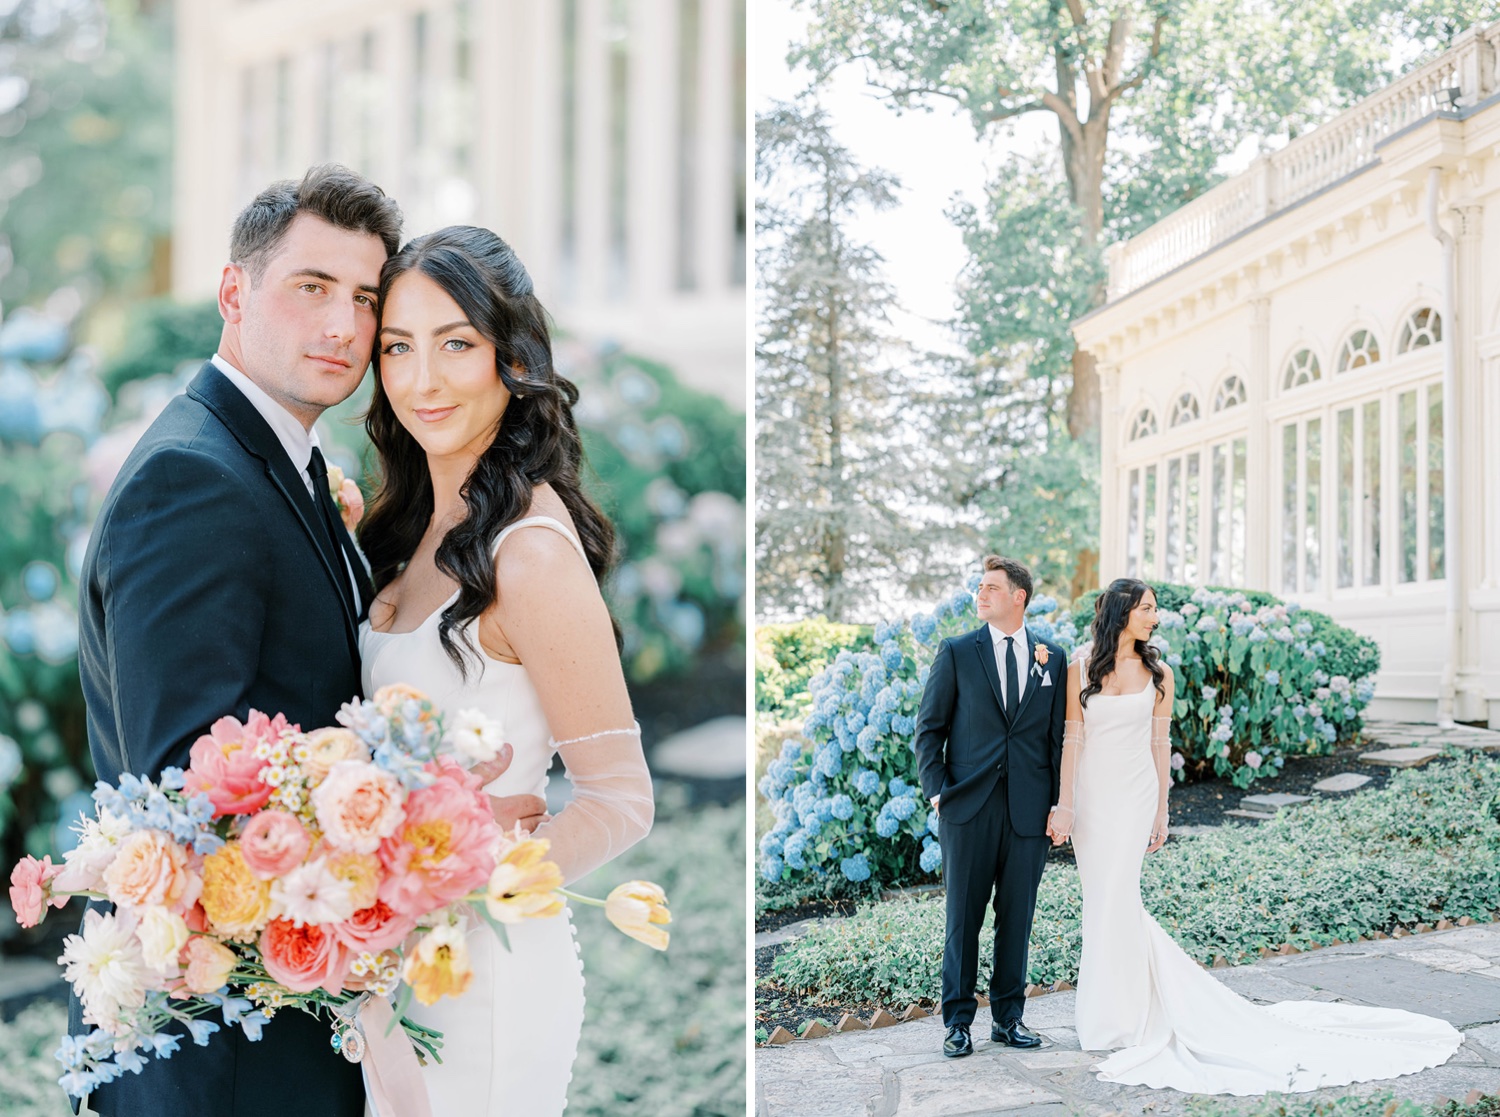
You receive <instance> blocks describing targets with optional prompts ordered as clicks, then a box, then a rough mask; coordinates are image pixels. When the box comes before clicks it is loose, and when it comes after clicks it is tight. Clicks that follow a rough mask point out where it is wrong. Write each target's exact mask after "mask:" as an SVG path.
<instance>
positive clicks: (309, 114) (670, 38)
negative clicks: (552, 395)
mask: <svg viewBox="0 0 1500 1117" xmlns="http://www.w3.org/2000/svg"><path fill="white" fill-rule="evenodd" d="M176 33H177V44H176V51H175V56H176V63H175V64H176V67H177V73H176V97H175V101H176V104H175V114H176V148H175V154H174V163H175V167H174V182H173V194H174V211H175V215H174V229H173V253H172V275H173V291H174V294H176V295H177V296H178V297H180V298H193V299H197V298H205V297H211V296H212V295H213V293H214V291H215V290H216V288H217V283H218V277H219V274H220V271H221V269H222V267H223V265H224V263H225V261H226V255H227V243H228V232H229V226H230V224H231V222H232V221H233V218H234V215H235V213H236V212H238V210H239V208H240V207H241V206H243V205H244V204H245V203H246V202H247V201H249V199H250V198H251V197H253V196H254V195H255V193H256V192H257V191H258V190H260V189H261V188H262V187H263V186H265V185H266V184H267V183H269V182H271V181H272V180H274V179H277V178H287V177H296V176H298V175H300V174H301V173H302V171H303V170H304V169H305V168H306V167H308V166H309V165H311V164H314V163H319V162H325V161H336V162H341V163H344V164H346V165H348V166H350V167H352V168H354V169H356V170H358V171H360V172H361V173H363V174H365V175H367V176H369V177H370V178H371V179H373V180H374V181H375V182H377V183H379V184H380V185H381V186H382V187H383V188H384V189H385V190H386V191H387V192H388V193H391V194H393V195H394V196H395V197H396V198H397V200H398V201H399V202H400V204H401V207H402V209H403V211H404V213H405V215H406V228H405V234H406V236H408V237H410V236H415V235H419V234H421V233H423V232H430V231H432V230H434V229H437V228H440V227H442V226H444V225H449V224H476V225H483V226H487V227H489V228H492V229H494V230H495V231H497V232H498V233H500V235H501V236H503V237H505V238H506V239H507V240H508V241H510V242H511V244H512V245H513V246H514V247H515V248H516V250H517V252H518V253H519V254H520V256H521V258H522V260H524V261H525V262H526V265H527V267H528V268H529V270H530V271H531V273H532V276H533V278H534V279H535V282H536V286H537V292H538V295H539V296H540V298H541V299H542V302H543V304H544V305H546V306H547V307H548V309H549V310H550V311H551V312H552V313H553V315H554V316H555V317H556V319H557V321H558V323H559V325H560V327H561V328H562V329H563V330H564V331H567V332H569V333H570V334H572V335H573V336H575V337H578V338H580V339H584V340H587V341H591V342H601V341H613V342H617V343H619V344H620V345H622V346H625V347H626V348H628V349H630V350H631V351H633V352H636V353H639V354H641V355H643V356H647V357H651V358H654V359H657V360H660V361H663V362H664V363H666V364H669V365H670V366H672V368H673V370H674V371H675V372H676V373H677V374H678V376H679V377H681V378H682V379H683V380H684V381H685V382H686V383H689V384H691V385H693V386H695V387H698V388H701V389H704V390H709V391H713V392H714V393H715V394H717V395H719V396H720V397H721V398H723V399H725V400H726V401H728V402H730V403H732V404H734V405H735V406H737V407H741V408H742V407H743V406H744V405H745V345H746V337H747V325H746V319H747V311H746V292H745V274H746V252H747V242H746V228H747V214H746V189H745V179H746V165H745V159H746V156H745V152H746V136H745V120H746V113H745V3H744V0H315V2H312V3H309V2H307V0H177V4H176Z"/></svg>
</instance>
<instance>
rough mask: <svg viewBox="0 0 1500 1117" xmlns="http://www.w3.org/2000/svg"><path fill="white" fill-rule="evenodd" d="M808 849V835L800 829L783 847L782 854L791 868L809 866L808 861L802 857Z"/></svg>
mask: <svg viewBox="0 0 1500 1117" xmlns="http://www.w3.org/2000/svg"><path fill="white" fill-rule="evenodd" d="M806 849H807V835H806V834H805V833H804V832H803V831H801V830H798V831H797V832H796V833H795V834H793V835H792V836H791V837H790V838H788V839H787V840H786V844H785V845H784V846H782V847H781V856H782V859H783V860H784V861H785V862H786V865H787V867H788V868H790V869H805V868H807V862H806V861H804V860H803V859H802V854H803V852H804V851H805V850H806Z"/></svg>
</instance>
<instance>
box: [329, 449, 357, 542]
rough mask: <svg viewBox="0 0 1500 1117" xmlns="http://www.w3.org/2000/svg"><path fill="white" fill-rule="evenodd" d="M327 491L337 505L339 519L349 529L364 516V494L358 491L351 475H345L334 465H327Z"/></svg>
mask: <svg viewBox="0 0 1500 1117" xmlns="http://www.w3.org/2000/svg"><path fill="white" fill-rule="evenodd" d="M328 493H329V495H330V496H332V497H333V502H334V503H335V504H337V505H338V506H339V519H341V520H343V521H344V527H346V528H347V529H348V530H349V531H353V530H354V526H355V525H356V524H358V523H359V521H360V520H362V519H363V518H364V515H365V494H364V493H362V492H360V491H359V486H358V485H357V484H355V482H354V478H353V477H345V476H344V471H343V470H342V469H340V468H339V467H338V466H336V465H330V466H329V467H328Z"/></svg>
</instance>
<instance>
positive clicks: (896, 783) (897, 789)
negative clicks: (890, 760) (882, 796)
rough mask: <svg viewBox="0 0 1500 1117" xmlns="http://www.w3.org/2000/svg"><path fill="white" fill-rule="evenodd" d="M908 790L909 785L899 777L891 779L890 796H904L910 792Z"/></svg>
mask: <svg viewBox="0 0 1500 1117" xmlns="http://www.w3.org/2000/svg"><path fill="white" fill-rule="evenodd" d="M910 788H911V784H909V783H907V782H906V781H905V780H903V779H902V778H901V777H900V776H892V777H891V794H892V795H905V794H906V793H907V791H908V790H910Z"/></svg>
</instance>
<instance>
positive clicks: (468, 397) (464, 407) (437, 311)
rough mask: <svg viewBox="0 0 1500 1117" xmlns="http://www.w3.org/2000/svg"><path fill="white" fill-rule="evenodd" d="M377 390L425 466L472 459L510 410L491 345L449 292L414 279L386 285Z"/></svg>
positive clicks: (410, 275)
mask: <svg viewBox="0 0 1500 1117" xmlns="http://www.w3.org/2000/svg"><path fill="white" fill-rule="evenodd" d="M380 384H381V387H383V388H384V389H385V394H386V397H387V398H388V399H389V400H390V401H391V407H392V408H393V409H394V410H395V412H396V418H397V419H398V420H400V422H401V425H402V426H403V427H405V428H406V429H407V430H408V431H410V432H411V436H412V437H413V438H415V439H416V440H417V444H418V445H419V446H421V447H422V449H423V450H424V451H425V452H426V453H427V456H428V457H430V458H432V457H438V458H441V457H449V456H453V455H467V456H471V457H475V458H477V457H478V456H479V455H480V454H482V453H483V452H484V451H485V449H486V448H487V447H488V446H489V444H490V443H491V442H492V441H493V440H494V437H495V431H496V430H498V429H499V426H500V417H501V416H502V415H504V414H505V408H506V407H507V406H508V405H509V403H510V390H509V389H508V388H506V386H505V384H504V382H503V381H502V380H501V379H500V374H499V373H498V372H497V371H496V370H495V347H494V345H493V344H491V343H490V342H489V341H487V340H486V339H485V337H484V335H483V334H481V333H480V332H479V331H478V330H477V329H475V328H474V327H473V325H471V324H470V323H469V321H468V318H467V317H466V316H465V315H464V312H463V311H462V310H461V309H460V308H459V305H458V303H456V302H454V301H453V299H452V297H451V296H449V294H448V292H446V291H444V290H443V289H442V287H440V286H438V284H436V283H434V282H433V281H432V280H430V279H428V278H427V277H426V276H425V275H423V274H421V273H420V272H415V271H411V272H407V273H406V274H405V275H403V276H401V277H400V278H399V279H397V280H396V281H395V282H394V283H392V284H391V289H390V291H389V292H388V293H387V294H386V299H385V305H384V306H383V307H382V308H381V326H380Z"/></svg>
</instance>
